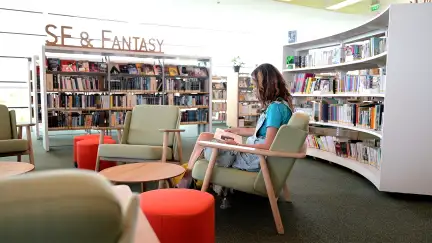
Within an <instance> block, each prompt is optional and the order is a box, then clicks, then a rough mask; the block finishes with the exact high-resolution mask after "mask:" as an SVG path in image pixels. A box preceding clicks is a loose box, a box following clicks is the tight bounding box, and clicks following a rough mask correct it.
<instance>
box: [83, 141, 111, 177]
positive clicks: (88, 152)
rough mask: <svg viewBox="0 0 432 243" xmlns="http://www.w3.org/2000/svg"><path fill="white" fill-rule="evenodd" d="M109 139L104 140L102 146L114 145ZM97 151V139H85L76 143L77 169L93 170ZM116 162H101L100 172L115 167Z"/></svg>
mask: <svg viewBox="0 0 432 243" xmlns="http://www.w3.org/2000/svg"><path fill="white" fill-rule="evenodd" d="M115 143H116V141H114V140H113V139H111V138H106V137H105V139H104V144H115ZM98 149H99V140H98V139H85V140H81V141H79V142H78V143H77V164H78V168H79V169H88V170H93V171H94V170H95V168H96V157H97V153H98ZM116 165H117V163H116V162H111V161H110V162H108V161H101V163H100V170H103V169H106V168H109V167H113V166H116Z"/></svg>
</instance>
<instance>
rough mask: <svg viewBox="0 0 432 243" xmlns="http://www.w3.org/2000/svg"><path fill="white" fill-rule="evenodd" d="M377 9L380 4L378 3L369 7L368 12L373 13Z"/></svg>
mask: <svg viewBox="0 0 432 243" xmlns="http://www.w3.org/2000/svg"><path fill="white" fill-rule="evenodd" d="M378 9H380V4H379V3H377V4H374V5H371V6H370V10H371V11H372V12H373V11H377V10H378Z"/></svg>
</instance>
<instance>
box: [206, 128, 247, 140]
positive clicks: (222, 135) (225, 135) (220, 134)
mask: <svg viewBox="0 0 432 243" xmlns="http://www.w3.org/2000/svg"><path fill="white" fill-rule="evenodd" d="M213 138H214V139H216V140H218V141H220V142H224V141H225V140H226V139H233V140H234V141H235V142H236V143H239V144H241V143H243V138H242V136H240V135H237V134H234V133H230V132H225V131H224V130H222V129H220V128H217V129H216V132H215V134H214V136H213Z"/></svg>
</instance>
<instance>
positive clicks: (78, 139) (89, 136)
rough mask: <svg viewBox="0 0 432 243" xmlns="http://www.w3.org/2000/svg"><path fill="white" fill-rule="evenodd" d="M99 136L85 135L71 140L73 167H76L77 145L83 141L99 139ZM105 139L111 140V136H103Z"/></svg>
mask: <svg viewBox="0 0 432 243" xmlns="http://www.w3.org/2000/svg"><path fill="white" fill-rule="evenodd" d="M99 136H100V135H99V134H86V135H79V136H75V137H74V138H73V158H74V160H73V161H74V164H75V167H77V149H76V147H77V143H78V142H79V141H81V140H84V139H99ZM105 137H106V138H111V136H105Z"/></svg>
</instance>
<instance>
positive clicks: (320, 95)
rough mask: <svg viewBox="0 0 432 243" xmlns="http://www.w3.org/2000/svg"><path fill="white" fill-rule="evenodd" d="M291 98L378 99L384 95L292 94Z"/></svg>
mask: <svg viewBox="0 0 432 243" xmlns="http://www.w3.org/2000/svg"><path fill="white" fill-rule="evenodd" d="M292 96H293V97H380V98H384V97H385V94H360V93H343V94H298V93H294V94H292Z"/></svg>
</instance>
